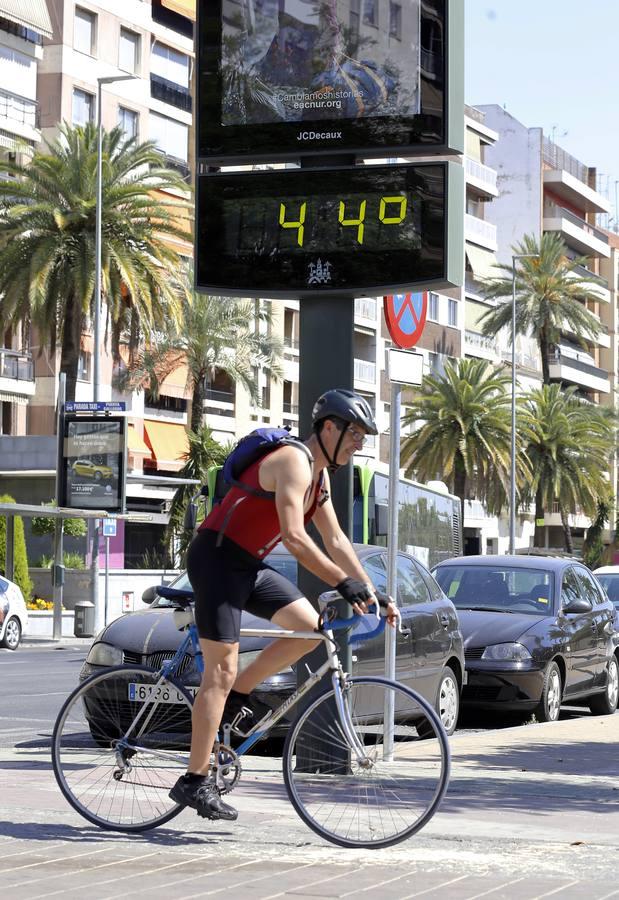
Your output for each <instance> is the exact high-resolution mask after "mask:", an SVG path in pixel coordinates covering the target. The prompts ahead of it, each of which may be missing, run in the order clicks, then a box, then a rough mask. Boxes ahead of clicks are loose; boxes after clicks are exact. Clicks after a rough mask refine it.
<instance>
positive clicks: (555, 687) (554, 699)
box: [534, 662, 563, 722]
mask: <svg viewBox="0 0 619 900" xmlns="http://www.w3.org/2000/svg"><path fill="white" fill-rule="evenodd" d="M562 694H563V684H562V682H561V672H560V671H559V666H558V665H557V664H556V662H551V663H549V664H548V668H547V669H546V672H545V673H544V687H543V689H542V697H541V700H540V701H539V703H538V705H537V707H536V708H535V712H534V715H535V718H536V719H537V721H538V722H556V721H557V719H558V718H559V713H560V712H561V697H562Z"/></svg>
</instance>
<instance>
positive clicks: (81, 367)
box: [77, 350, 92, 381]
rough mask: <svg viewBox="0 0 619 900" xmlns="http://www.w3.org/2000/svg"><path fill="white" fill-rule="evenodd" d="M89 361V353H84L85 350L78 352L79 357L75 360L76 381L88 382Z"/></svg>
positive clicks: (90, 356)
mask: <svg viewBox="0 0 619 900" xmlns="http://www.w3.org/2000/svg"><path fill="white" fill-rule="evenodd" d="M91 359H92V354H91V353H86V351H85V350H80V355H79V357H78V359H77V378H78V381H90V360H91Z"/></svg>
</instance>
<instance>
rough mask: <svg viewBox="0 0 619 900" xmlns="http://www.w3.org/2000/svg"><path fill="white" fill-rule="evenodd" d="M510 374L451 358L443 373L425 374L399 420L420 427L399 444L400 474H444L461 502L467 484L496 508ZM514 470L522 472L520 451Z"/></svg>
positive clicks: (505, 475)
mask: <svg viewBox="0 0 619 900" xmlns="http://www.w3.org/2000/svg"><path fill="white" fill-rule="evenodd" d="M509 383H510V377H509V375H507V374H506V373H505V371H504V370H502V369H500V368H499V367H496V366H493V365H491V364H490V363H489V362H487V361H486V360H481V359H457V360H454V361H453V362H452V361H450V362H448V363H447V364H446V365H445V374H444V375H442V376H440V375H430V376H426V377H425V378H424V380H423V386H422V387H421V391H420V394H419V395H418V396H417V398H416V399H415V400H414V402H413V403H412V405H410V410H409V412H408V413H407V414H406V415H405V416H404V417H403V424H410V425H416V424H419V423H421V424H420V427H419V428H418V429H417V430H416V431H414V432H413V433H412V434H411V435H409V436H408V437H407V438H405V440H404V441H403V444H402V453H401V456H402V463H403V465H404V466H406V475H407V476H411V475H412V474H413V473H416V475H417V477H418V478H419V479H420V480H422V481H428V480H431V479H433V478H437V477H438V478H440V479H446V480H447V481H448V482H449V483H450V486H451V490H452V491H453V493H454V494H456V496H458V497H459V498H460V502H461V506H462V521H464V501H465V500H466V498H467V496H468V493H469V489H470V488H472V489H473V490H474V492H475V495H476V496H477V497H479V499H480V500H482V501H485V502H486V503H487V505H488V508H489V509H492V510H493V511H496V512H498V511H500V508H501V506H502V504H503V503H504V501H505V499H506V496H507V493H508V490H509V471H510V460H511V414H510V405H511V404H510V396H509V394H508V393H507V392H506V388H507V385H508V384H509ZM518 458H519V463H518V465H519V471H520V473H521V475H523V474H524V473H525V472H526V458H525V457H523V455H522V454H521V453H520V454H518Z"/></svg>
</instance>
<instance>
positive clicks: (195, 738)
mask: <svg viewBox="0 0 619 900" xmlns="http://www.w3.org/2000/svg"><path fill="white" fill-rule="evenodd" d="M368 434H373V435H375V434H378V429H377V427H376V423H375V422H374V417H373V415H372V411H371V409H370V406H369V404H368V403H367V401H366V400H365V399H364V398H363V397H361V396H359V395H358V394H355V393H353V392H352V391H347V390H341V389H338V390H330V391H327V392H326V393H325V394H323V395H322V396H321V397H319V398H318V400H317V401H316V403H315V404H314V408H313V411H312V434H311V436H310V437H309V438H308V439H307V440H306V441H305V442H303V443H300V442H299V443H296V444H290V445H283V446H278V447H277V448H276V449H275V450H273V451H271V452H270V453H269V454H268V455H266V456H264V457H262V458H261V459H259V460H258V461H256V462H254V463H252V464H251V465H250V466H249V467H248V468H247V469H246V470H245V471H244V472H243V473H242V475H241V478H240V480H241V481H242V482H243V483H244V484H246V485H248V486H249V487H250V488H252V489H253V490H256V489H258V490H261V491H266V492H272V498H268V499H267V498H265V497H259V496H256V495H255V494H253V493H248V492H246V491H243V490H242V489H240V488H238V487H234V486H233V487H231V488H230V490H229V491H228V493H227V494H226V496H225V498H224V500H223V501H222V503H221V504H219V505H218V506H216V507H215V508H214V509H213V510H212V511H211V512H210V513H209V515H208V516H207V517H206V519H205V520H204V522H203V523H202V524H201V525H200V527H199V529H198V533H197V535H196V536H195V538H194V539H193V541H192V543H191V545H190V547H189V551H188V554H187V572H188V575H189V579H190V581H191V585H192V587H193V590H194V595H195V615H196V624H197V628H198V633H199V635H200V646H201V648H202V653H203V656H204V675H203V677H202V682H201V685H200V688H199V690H198V693H197V695H196V698H195V701H194V705H193V716H192V739H191V753H190V757H189V765H188V771H187V773H186V774H185V775H183V776H181V778H179V780H178V781H177V782H176V784H175V785H174V787H173V788H172V790H171V791H170V797H171V798H172V799H173V800H175V801H176V802H177V803H182V804H183V805H185V806H190V807H192V808H193V809H195V810H197V812H198V814H199V815H200V816H203V817H204V818H207V819H229V820H233V819H236V818H237V812H236V810H235V809H234V808H233V807H231V806H229V805H228V804H226V803H224V802H223V801H222V799H221V797H220V795H219V792H218V790H217V788H216V786H215V785H214V783H213V781H212V780H210V779H209V777H208V773H209V767H210V759H211V752H212V748H213V743H214V741H215V738H216V735H217V731H218V729H219V727H220V723H223V722H228V723H231V722H233V721H234V720H235V718H236V717H237V716H238V714H239V713H240V712H244V711H249V714H248V712H245V713H244V714H245V715H246V716H247V717H248V718H249V719H250V720H251V718H253V717H256V720H259V719H261V718H262V717H263V716H264V715H265V713H266V712H267V711H268V709H269V708H268V707H267V706H266V705H265V704H261V703H259V701H257V700H256V699H255V698H254V697H251V696H250V695H251V692H252V691H253V689H254V688H255V687H256V686H257V685H258V684H260V682H262V681H264V679H265V678H268V677H269V676H270V675H274V674H275V673H277V672H279V671H281V670H282V669H284V668H285V667H286V666H289V665H291V663H294V662H296V661H297V660H298V659H300V658H301V657H302V656H304V655H305V654H306V653H308V652H310V650H312V649H313V647H314V646H315V644H313V643H312V642H311V641H307V640H302V639H299V640H294V639H289V638H280V639H279V640H275V641H273V643H271V644H270V645H269V646H267V647H265V649H264V650H263V651H262V653H261V654H260V655H259V656H258V657H257V659H255V660H254V661H253V662H252V663H251V664H250V665H249V666H247V668H246V669H244V670H243V672H241V673H240V674H239V675H238V676H237V660H238V649H239V644H238V641H239V631H240V626H241V612H242V610H243V609H246V610H249V611H250V612H252V613H253V614H254V615H257V616H260V617H261V618H264V619H269V620H271V621H272V622H273V623H274V624H275V625H277V626H278V627H279V628H285V629H290V630H292V631H313V630H314V629H315V628H316V626H317V623H318V614H317V612H316V611H315V609H314V608H313V607H312V605H311V603H310V602H309V600H307V599H306V598H305V597H304V596H303V594H302V593H301V591H300V590H299V589H298V587H297V586H296V585H295V584H293V583H292V582H290V581H289V580H288V579H287V578H285V577H284V576H283V575H281V574H280V573H278V572H276V571H275V570H274V569H272V568H270V567H269V566H268V565H266V564H265V563H264V562H263V557H264V556H266V555H267V554H268V553H269V552H270V550H271V549H272V548H273V547H274V546H275V544H276V543H278V542H279V541H280V540H281V542H282V543H283V544H284V546H285V547H286V548H287V549H288V550H289V551H290V552H291V553H292V555H293V556H294V557H295V558H296V559H297V560H298V561H299V563H301V565H303V566H304V567H305V568H306V569H308V570H309V571H310V572H312V573H313V574H314V575H316V576H318V578H321V579H322V580H323V581H325V582H326V583H327V584H330V585H333V587H335V588H337V590H338V591H339V593H340V594H341V596H342V597H343V598H344V599H345V600H347V601H348V602H349V603H350V604H351V605H352V608H353V610H354V611H355V612H356V613H364V612H367V605H366V601H368V600H371V599H373V598H374V588H373V586H372V584H371V582H370V579H369V577H368V575H367V574H366V572H365V571H364V569H363V567H362V566H361V563H360V562H359V559H358V557H357V555H356V553H355V551H354V549H353V547H352V545H351V543H350V541H349V540H348V538H347V537H346V535H345V534H344V533H343V531H342V530H341V528H340V525H339V523H338V520H337V517H336V515H335V511H334V509H333V504H332V502H331V500H330V498H329V474H328V471H331V472H334V471H335V470H337V469H338V468H339V467H340V466H342V465H345V464H346V463H348V462H349V460H350V459H351V458H352V456H353V454H354V453H355V451H356V450H358V449H360V448H361V447H362V446H363V443H364V441H365V438H366V435H368ZM310 520H311V521H313V522H314V524H315V525H316V527H317V529H318V531H319V533H320V535H321V537H322V540H323V542H324V546H325V551H326V553H323V552H322V550H321V549H320V548H319V547H318V545H317V544H316V543H315V541H313V540H312V538H311V537H310V535H309V534H308V533H307V531H306V529H305V525H306V524H307V523H308V522H309V521H310ZM387 616H388V619H389V621H390V622H391V623H393V622H395V616H396V610H395V609H394V608H393V607H392V606H390V607H389V609H388V610H387Z"/></svg>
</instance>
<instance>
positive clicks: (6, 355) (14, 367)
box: [0, 347, 35, 404]
mask: <svg viewBox="0 0 619 900" xmlns="http://www.w3.org/2000/svg"><path fill="white" fill-rule="evenodd" d="M34 392H35V380H34V362H33V360H32V354H31V353H22V352H20V351H19V350H6V349H4V348H3V347H0V400H2V401H5V402H8V403H19V404H24V403H27V402H28V399H29V398H30V397H33V396H34Z"/></svg>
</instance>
